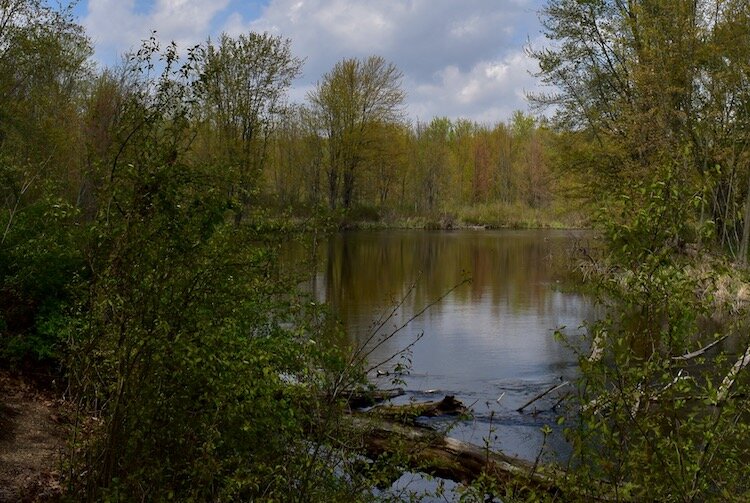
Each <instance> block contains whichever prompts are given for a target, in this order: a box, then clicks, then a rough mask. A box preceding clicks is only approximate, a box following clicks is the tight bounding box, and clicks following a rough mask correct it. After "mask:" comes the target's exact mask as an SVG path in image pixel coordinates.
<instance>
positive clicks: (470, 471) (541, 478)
mask: <svg viewBox="0 0 750 503" xmlns="http://www.w3.org/2000/svg"><path fill="white" fill-rule="evenodd" d="M351 420H352V425H353V427H354V428H355V429H356V430H357V431H359V432H362V433H364V434H363V435H362V441H363V444H364V445H363V447H364V449H365V451H366V452H367V454H368V455H369V456H370V457H378V456H380V455H382V454H385V453H400V454H403V455H404V456H405V459H407V460H408V463H409V465H410V467H411V468H412V469H415V470H418V471H422V472H425V473H428V474H430V475H434V476H437V477H441V478H445V479H449V480H453V481H456V482H461V483H464V484H466V483H470V482H472V481H473V480H476V479H477V478H478V477H479V476H480V475H483V474H487V475H491V476H494V477H496V478H497V479H498V480H500V481H505V482H511V481H513V482H517V483H520V484H525V485H527V486H529V487H534V488H541V489H543V490H544V491H545V492H557V486H556V484H555V478H554V476H553V475H554V474H552V473H543V472H542V470H536V471H535V470H534V469H533V468H534V467H533V465H532V464H530V463H528V462H526V461H523V460H520V459H516V458H513V457H511V456H507V455H505V454H501V453H498V452H495V451H490V450H488V449H482V448H480V447H477V446H475V445H473V444H469V443H467V442H464V441H462V440H458V439H456V438H452V437H448V436H445V435H443V434H441V433H439V432H437V431H434V430H431V429H429V428H422V427H415V426H406V425H403V424H400V423H397V422H394V421H388V420H385V419H382V418H372V417H363V416H362V415H361V414H358V415H355V416H352V417H351ZM546 471H547V469H545V472H546Z"/></svg>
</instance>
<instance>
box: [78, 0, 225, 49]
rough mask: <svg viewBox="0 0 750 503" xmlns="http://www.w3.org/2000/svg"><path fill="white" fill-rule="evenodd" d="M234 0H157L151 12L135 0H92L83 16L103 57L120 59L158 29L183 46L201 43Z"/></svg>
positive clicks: (167, 39) (86, 26)
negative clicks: (214, 20) (216, 19)
mask: <svg viewBox="0 0 750 503" xmlns="http://www.w3.org/2000/svg"><path fill="white" fill-rule="evenodd" d="M229 1H230V0H155V2H154V3H153V5H152V7H151V9H149V10H148V11H147V12H145V13H144V12H138V11H137V9H136V4H135V0H89V2H88V13H87V15H86V16H85V17H84V19H83V20H82V22H83V25H84V26H85V28H86V31H87V33H88V34H89V36H90V37H91V38H92V40H93V41H94V43H95V44H96V52H97V58H98V59H99V60H100V61H106V62H111V61H116V60H117V57H118V56H119V55H121V54H122V53H124V52H126V51H128V50H130V49H133V48H137V47H138V45H139V44H140V41H141V40H143V39H146V38H148V37H149V36H150V34H151V32H152V31H156V32H157V34H158V37H159V39H160V40H164V41H172V40H173V41H175V42H177V44H178V45H179V46H180V47H189V46H191V45H194V44H196V43H199V42H201V41H203V40H205V39H206V37H208V35H210V31H211V23H212V21H213V19H214V17H215V16H216V14H217V13H219V12H221V11H222V10H224V9H226V7H227V6H228V5H229Z"/></svg>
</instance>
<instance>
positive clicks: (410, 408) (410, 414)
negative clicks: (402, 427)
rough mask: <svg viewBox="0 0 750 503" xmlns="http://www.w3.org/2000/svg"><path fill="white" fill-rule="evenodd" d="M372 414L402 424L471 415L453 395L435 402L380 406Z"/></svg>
mask: <svg viewBox="0 0 750 503" xmlns="http://www.w3.org/2000/svg"><path fill="white" fill-rule="evenodd" d="M370 412H371V413H373V414H376V415H378V416H380V417H384V418H388V419H392V420H396V421H399V422H401V423H405V424H413V423H414V421H415V420H416V419H417V418H418V417H441V416H461V415H467V414H469V409H468V408H467V407H466V406H465V405H464V404H463V403H461V401H459V400H456V398H455V397H454V396H452V395H451V396H446V397H445V398H443V399H442V400H440V401H435V402H421V403H407V404H403V405H379V406H377V407H375V408H373V409H372V410H371V411H370Z"/></svg>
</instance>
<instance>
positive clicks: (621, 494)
mask: <svg viewBox="0 0 750 503" xmlns="http://www.w3.org/2000/svg"><path fill="white" fill-rule="evenodd" d="M688 189H689V188H686V186H685V185H684V184H679V183H677V181H676V180H675V179H674V177H673V176H672V171H671V170H670V169H663V170H655V171H654V175H653V178H652V179H651V180H644V182H643V183H642V184H639V185H637V186H635V187H633V190H632V191H630V192H629V193H628V194H627V195H622V196H620V198H619V199H618V203H617V204H613V205H611V206H610V207H609V208H607V211H604V212H603V213H602V215H601V221H602V223H603V225H604V234H605V236H606V238H607V244H608V255H607V259H606V263H607V265H608V269H607V273H606V275H605V276H603V277H601V278H600V280H601V281H600V284H599V292H598V298H599V299H600V300H601V301H602V302H604V303H606V304H607V305H608V306H609V310H608V315H607V316H606V317H605V318H603V319H602V320H601V321H598V322H596V323H594V324H593V325H592V326H590V327H589V333H590V340H589V343H590V347H589V348H586V349H587V350H586V351H582V354H581V357H580V365H581V372H582V377H581V379H580V382H579V386H578V392H579V395H578V398H579V402H578V407H579V409H578V413H577V415H576V416H575V420H574V421H573V423H574V424H575V425H574V426H571V427H570V428H569V429H568V430H567V433H568V435H569V438H570V440H571V441H572V444H573V447H574V454H573V460H572V463H571V466H573V467H574V469H573V470H571V472H570V479H569V480H568V483H569V484H570V485H571V487H572V489H571V490H573V491H581V490H583V491H584V492H583V493H582V494H583V495H584V497H601V496H607V497H613V498H615V499H616V500H620V499H622V500H636V501H640V500H643V499H656V500H659V501H692V500H694V499H700V500H717V501H718V500H722V501H723V500H725V498H727V497H728V496H727V495H728V494H734V495H738V496H736V499H737V500H741V499H742V497H740V496H739V495H742V494H745V493H746V492H747V491H748V489H750V488H749V487H748V486H747V483H746V480H745V478H744V477H743V476H741V475H739V474H740V473H742V471H743V470H744V469H745V467H746V460H747V454H748V452H750V445H748V443H747V442H746V440H745V435H746V434H747V431H748V425H747V424H746V422H745V421H744V420H743V419H742V418H744V417H746V414H747V412H748V408H747V405H746V403H745V401H744V400H743V399H741V398H739V396H740V395H741V394H742V393H744V392H745V391H744V390H745V384H744V383H745V382H746V381H745V380H737V379H735V378H736V377H737V374H736V373H735V374H732V372H731V371H729V372H728V369H729V366H730V365H729V364H730V362H732V361H734V360H735V359H736V356H735V355H733V352H732V351H731V349H729V348H727V349H723V348H722V347H721V346H719V347H718V348H716V349H714V350H713V351H711V352H706V353H705V354H699V355H695V356H688V357H685V356H684V355H689V354H690V353H692V352H694V351H696V350H697V349H699V348H702V347H706V346H708V345H709V344H710V343H712V342H713V341H715V340H717V339H718V338H719V335H718V334H715V333H713V332H712V331H710V330H707V329H706V327H707V326H708V325H707V323H706V321H707V320H708V319H709V318H710V316H711V314H712V312H713V309H714V305H713V304H712V303H711V297H710V295H702V292H706V291H709V292H710V291H711V289H712V288H713V285H714V284H715V282H716V281H717V274H718V273H717V272H715V271H712V270H711V269H709V268H704V269H698V268H695V267H692V266H690V263H689V262H690V258H689V257H688V255H686V254H685V252H684V249H682V248H681V244H684V243H685V240H686V239H691V238H692V236H691V235H694V234H695V233H696V232H697V233H698V234H700V233H701V231H700V230H699V231H696V230H695V224H694V223H693V222H692V221H691V215H693V214H694V213H693V211H694V210H693V208H691V207H690V206H686V205H685V204H684V201H685V200H689V199H690V195H689V194H686V193H685V192H686V191H687V190H688ZM696 204H700V201H699V200H698V198H697V199H696ZM686 236H688V237H686ZM735 337H737V342H738V343H739V344H740V345H741V346H740V347H744V346H745V345H746V344H747V340H746V337H741V336H735ZM733 375H734V378H732V381H731V382H729V381H728V379H729V378H730V376H733ZM730 389H731V393H730ZM735 393H736V394H737V395H735ZM591 481H598V482H597V483H594V484H592V482H591ZM729 499H735V497H731V498H729Z"/></svg>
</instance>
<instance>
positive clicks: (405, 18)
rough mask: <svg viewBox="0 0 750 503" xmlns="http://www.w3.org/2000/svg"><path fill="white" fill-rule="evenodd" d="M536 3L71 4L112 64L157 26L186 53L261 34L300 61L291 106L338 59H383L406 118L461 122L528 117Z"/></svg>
mask: <svg viewBox="0 0 750 503" xmlns="http://www.w3.org/2000/svg"><path fill="white" fill-rule="evenodd" d="M542 5H543V0H80V1H79V2H78V4H77V6H76V8H75V13H76V14H77V15H78V17H79V22H81V24H83V26H84V27H85V28H86V31H87V33H88V35H89V37H91V40H92V42H93V44H94V47H95V51H96V53H95V58H96V60H97V61H98V62H99V63H100V64H101V65H102V66H111V65H114V64H116V63H117V62H118V61H119V60H120V56H121V55H122V54H123V53H124V52H126V51H128V50H129V49H131V48H137V47H138V45H139V44H140V41H141V40H143V39H145V38H148V37H149V35H150V33H151V32H152V31H153V30H156V32H157V36H158V38H159V39H160V40H162V41H164V42H165V43H166V42H169V41H172V40H174V41H175V42H177V44H178V46H180V47H183V48H186V47H190V46H192V45H195V44H197V43H200V42H202V41H205V40H206V39H207V38H208V37H209V36H210V37H212V38H216V37H217V36H218V35H219V34H221V33H222V32H225V33H227V34H229V35H239V34H241V33H247V32H250V31H256V32H269V33H271V34H274V35H280V36H282V37H284V38H289V39H291V43H292V51H293V53H294V54H295V56H297V57H300V58H304V60H305V64H304V67H303V74H302V76H301V77H300V78H299V79H297V81H296V82H295V83H294V85H293V87H292V89H291V90H290V100H291V101H294V102H303V101H304V100H305V97H306V95H307V93H308V92H309V91H310V90H312V89H314V87H315V85H316V83H317V82H318V81H319V80H320V79H321V77H322V76H323V75H324V74H325V73H326V72H328V71H330V70H331V69H332V68H333V66H334V65H335V64H336V62H338V61H340V60H341V59H343V58H350V57H357V58H365V57H367V56H370V55H379V56H383V57H384V58H385V59H386V60H388V61H390V62H393V63H394V64H396V66H398V68H399V69H400V70H401V71H402V72H403V81H402V84H403V88H404V90H405V91H406V93H407V98H406V103H405V108H406V113H407V114H408V116H409V117H410V118H411V119H412V120H421V121H429V120H430V119H432V118H433V117H438V116H446V117H449V118H452V119H455V118H459V117H463V118H467V119H472V120H475V121H478V122H483V123H487V124H493V123H495V122H498V121H505V120H507V119H509V118H510V116H511V114H512V113H513V111H515V110H523V111H528V109H529V108H528V104H527V102H526V99H525V94H526V92H529V91H534V90H537V89H539V88H538V82H537V80H536V79H535V78H534V77H533V75H531V73H533V72H534V71H535V70H536V68H537V67H536V63H535V61H534V60H533V59H531V58H529V57H528V56H527V55H526V52H525V48H526V47H527V46H528V45H529V44H531V45H532V46H534V47H539V46H540V45H541V44H543V42H544V38H543V36H542V34H541V25H540V22H539V19H538V11H539V10H540V9H541V7H542Z"/></svg>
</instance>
